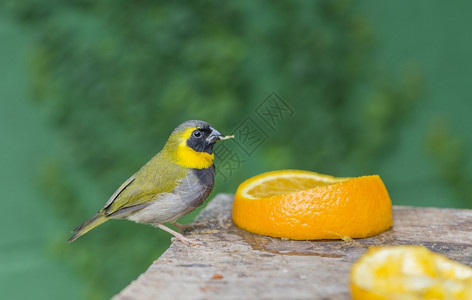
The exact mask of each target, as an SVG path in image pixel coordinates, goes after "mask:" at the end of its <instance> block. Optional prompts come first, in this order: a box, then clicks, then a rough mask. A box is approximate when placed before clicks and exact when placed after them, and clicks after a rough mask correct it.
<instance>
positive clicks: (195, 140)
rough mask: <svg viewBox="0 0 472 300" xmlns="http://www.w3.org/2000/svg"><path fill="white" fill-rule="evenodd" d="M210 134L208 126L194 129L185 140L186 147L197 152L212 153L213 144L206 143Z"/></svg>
mask: <svg viewBox="0 0 472 300" xmlns="http://www.w3.org/2000/svg"><path fill="white" fill-rule="evenodd" d="M210 134H211V128H210V126H209V125H205V126H202V127H198V128H197V129H195V130H194V131H193V132H192V134H191V135H190V137H189V138H188V139H187V146H189V147H190V148H192V149H193V150H195V151H197V152H206V153H209V154H211V153H213V144H214V143H208V142H207V138H208V136H209V135H210Z"/></svg>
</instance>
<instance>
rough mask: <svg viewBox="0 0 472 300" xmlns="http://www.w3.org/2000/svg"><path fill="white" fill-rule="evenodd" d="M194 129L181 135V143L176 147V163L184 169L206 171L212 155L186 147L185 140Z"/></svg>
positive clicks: (212, 157)
mask: <svg viewBox="0 0 472 300" xmlns="http://www.w3.org/2000/svg"><path fill="white" fill-rule="evenodd" d="M195 129H196V127H195V128H189V129H187V130H185V131H184V133H182V136H181V142H180V143H179V145H178V146H177V153H176V158H177V161H176V162H177V164H179V165H181V166H182V167H186V168H192V169H206V168H209V167H210V166H211V165H212V164H213V159H214V156H213V153H212V154H210V153H206V152H197V151H195V150H193V149H192V148H190V147H189V146H187V139H188V138H189V137H190V135H191V134H192V132H193V131H194V130H195Z"/></svg>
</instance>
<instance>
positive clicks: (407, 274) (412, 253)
mask: <svg viewBox="0 0 472 300" xmlns="http://www.w3.org/2000/svg"><path fill="white" fill-rule="evenodd" d="M351 292H352V297H353V299H354V300H361V299H362V300H369V299H392V300H396V299H402V300H403V299H405V300H420V299H450V300H459V299H463V300H466V299H472V268H470V267H468V266H466V265H463V264H460V263H459V262H456V261H453V260H450V259H448V258H446V257H444V256H442V255H440V254H437V253H434V252H431V251H429V250H428V249H426V248H425V247H422V246H395V247H372V248H370V249H369V250H368V251H367V253H366V254H364V256H362V257H361V258H360V259H359V260H358V261H357V262H356V263H355V264H354V266H353V267H352V269H351Z"/></svg>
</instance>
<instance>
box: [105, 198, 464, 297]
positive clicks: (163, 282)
mask: <svg viewBox="0 0 472 300" xmlns="http://www.w3.org/2000/svg"><path fill="white" fill-rule="evenodd" d="M232 201H233V196H232V195H228V194H220V195H217V196H216V197H215V199H214V200H213V201H212V202H211V203H210V204H209V205H208V206H207V208H206V209H205V210H203V211H202V213H201V214H200V215H199V216H198V217H197V218H196V219H195V222H200V223H202V226H196V227H194V228H193V229H192V230H190V232H187V236H189V237H190V238H192V239H195V240H198V241H199V242H201V243H202V245H198V246H186V245H184V244H182V243H180V242H174V243H172V245H171V246H170V248H169V249H168V250H167V251H166V252H165V253H164V254H163V255H162V256H161V257H160V258H159V259H158V260H156V261H155V262H154V263H153V264H152V265H151V266H150V267H149V269H148V270H147V271H146V272H145V273H144V274H142V275H141V276H139V278H138V279H137V280H135V281H133V282H132V283H131V284H130V285H129V286H127V287H126V288H125V289H124V290H122V291H121V292H120V293H119V294H118V295H116V296H115V297H114V299H117V300H118V299H119V300H125V299H350V291H349V271H350V269H351V267H352V264H353V263H354V262H355V261H356V260H357V259H358V258H359V257H360V256H361V255H362V254H363V253H364V252H365V251H366V249H367V248H368V247H369V246H372V245H409V244H414V245H424V246H426V247H427V248H429V249H431V250H433V251H435V252H439V253H442V254H444V255H446V256H447V257H449V258H451V259H454V260H457V261H459V262H461V263H463V264H466V265H469V266H472V210H464V209H439V208H418V207H405V206H394V209H393V212H394V215H393V216H394V226H393V228H392V229H390V230H388V231H387V232H385V233H383V234H380V235H378V236H376V237H372V238H367V239H357V240H355V241H352V242H345V241H338V240H336V241H292V240H283V239H277V238H270V237H266V236H260V235H257V234H252V233H249V232H246V231H244V230H242V229H239V228H237V227H236V226H235V225H234V224H233V222H232V220H231V207H232Z"/></svg>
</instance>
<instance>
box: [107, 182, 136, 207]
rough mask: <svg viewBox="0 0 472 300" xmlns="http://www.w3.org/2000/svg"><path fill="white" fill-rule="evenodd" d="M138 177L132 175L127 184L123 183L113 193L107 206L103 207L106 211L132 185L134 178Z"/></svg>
mask: <svg viewBox="0 0 472 300" xmlns="http://www.w3.org/2000/svg"><path fill="white" fill-rule="evenodd" d="M135 177H136V174H133V175H131V177H130V178H128V179H127V180H126V181H125V182H123V184H122V185H120V187H119V188H118V189H117V190H116V191H115V192H114V193H113V195H111V197H110V199H108V201H107V203H106V204H105V206H104V207H103V208H104V209H106V208H108V207H109V206H110V205H111V204H112V203H113V201H115V200H116V198H117V197H118V195H119V194H120V193H121V192H122V191H123V190H124V189H125V188H126V187H127V186H128V185H129V184H130V183H132V182H133V181H134V178H135Z"/></svg>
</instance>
